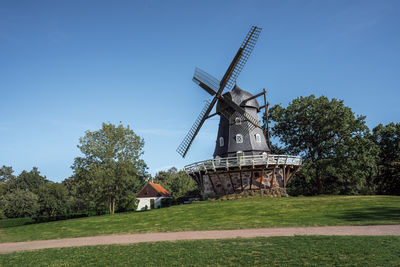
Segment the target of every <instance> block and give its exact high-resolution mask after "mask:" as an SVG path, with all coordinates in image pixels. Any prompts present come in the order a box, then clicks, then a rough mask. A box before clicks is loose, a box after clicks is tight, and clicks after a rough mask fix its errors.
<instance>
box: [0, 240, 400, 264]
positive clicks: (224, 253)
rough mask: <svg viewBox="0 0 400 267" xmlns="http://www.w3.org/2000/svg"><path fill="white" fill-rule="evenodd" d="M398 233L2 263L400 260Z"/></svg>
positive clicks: (120, 248) (125, 248)
mask: <svg viewBox="0 0 400 267" xmlns="http://www.w3.org/2000/svg"><path fill="white" fill-rule="evenodd" d="M399 251H400V237H394V236H296V237H270V238H251V239H225V240H194V241H177V242H158V243H142V244H133V245H111V246H93V247H75V248H61V249H44V250H38V251H30V252H18V253H12V254H3V255H0V265H1V266H310V265H311V266H399V265H400V253H399Z"/></svg>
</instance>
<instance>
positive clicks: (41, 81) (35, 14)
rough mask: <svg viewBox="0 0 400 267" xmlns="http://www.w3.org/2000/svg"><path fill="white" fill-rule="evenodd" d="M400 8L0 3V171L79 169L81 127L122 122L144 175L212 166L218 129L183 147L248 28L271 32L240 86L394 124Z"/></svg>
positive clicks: (209, 127)
mask: <svg viewBox="0 0 400 267" xmlns="http://www.w3.org/2000/svg"><path fill="white" fill-rule="evenodd" d="M399 11H400V1H395V0H394V1H388V0H383V1H366V0H363V1H351V0H350V1H339V0H336V1H319V0H315V1H1V2H0V166H1V165H7V166H12V167H13V168H14V170H15V171H16V173H17V174H18V173H19V172H21V171H22V170H24V169H26V170H30V169H31V168H32V167H33V166H37V167H38V168H39V170H40V171H41V173H42V174H44V175H46V176H47V178H48V179H50V180H53V181H61V180H63V179H65V178H67V177H69V176H70V175H71V174H72V170H71V168H70V166H71V165H72V163H73V160H74V157H76V156H79V155H80V152H79V150H78V148H77V147H76V146H77V144H78V140H79V137H81V136H83V135H84V132H85V131H86V130H91V131H93V130H97V129H99V128H100V127H101V123H102V122H112V123H115V124H118V123H119V122H120V121H121V122H122V123H123V124H125V125H127V124H129V125H130V126H131V128H132V129H133V130H134V131H135V132H136V133H137V134H138V135H140V136H141V137H143V138H144V140H145V149H144V150H145V154H144V157H143V158H144V160H145V161H146V162H147V164H148V166H149V172H150V173H152V174H154V173H156V172H157V171H160V170H165V169H168V168H169V167H172V166H176V167H178V168H182V167H183V166H184V165H186V164H189V163H192V162H194V161H200V160H204V159H207V158H211V157H212V153H213V150H214V144H215V138H216V133H217V127H218V120H217V119H216V118H215V119H212V120H209V121H207V122H206V123H205V125H204V127H203V129H202V130H201V131H200V134H199V135H198V138H197V139H196V140H195V142H194V144H193V146H192V148H191V150H190V151H189V153H188V156H187V157H186V158H185V159H182V158H181V157H180V156H179V155H178V154H177V153H176V151H175V149H176V147H177V146H178V145H179V143H180V141H181V140H182V139H183V137H184V136H185V134H186V132H187V131H188V129H189V128H190V127H191V125H192V123H193V121H194V120H195V118H196V117H197V115H198V113H199V112H200V111H201V109H202V106H203V105H204V101H205V100H206V99H208V98H209V95H208V94H207V93H206V92H205V91H203V90H202V89H201V88H199V87H197V85H196V84H195V83H193V82H192V76H193V72H194V68H195V67H196V66H197V67H200V68H202V69H204V70H206V71H207V72H209V73H210V74H212V75H214V76H215V77H217V78H219V79H220V78H221V77H222V75H223V73H224V71H225V69H226V68H227V66H228V65H229V63H230V61H231V60H232V58H233V56H234V54H235V53H236V51H237V49H238V47H239V46H240V44H241V42H242V40H243V39H244V37H245V35H246V33H247V31H248V30H249V28H250V26H251V25H257V26H260V27H262V28H263V31H262V33H261V36H260V38H259V40H258V43H257V45H256V47H255V49H254V51H253V54H252V55H251V56H250V58H249V60H248V62H247V64H246V66H245V68H244V70H243V71H242V73H241V75H240V76H239V78H238V80H237V82H238V85H239V86H240V87H242V88H243V89H245V90H248V91H250V92H252V93H257V92H259V91H260V90H262V88H266V89H267V91H268V101H269V102H270V103H271V104H282V105H284V106H286V105H287V104H288V103H289V102H290V101H291V100H292V99H294V98H296V97H298V96H307V95H310V94H315V95H316V96H320V95H326V96H328V97H330V98H333V97H335V98H339V99H343V100H344V103H345V105H347V106H350V107H351V108H352V109H353V111H354V112H355V113H356V114H360V115H366V116H367V119H366V120H367V125H368V126H369V127H370V128H372V127H374V126H376V125H377V124H379V123H383V124H386V123H389V122H398V121H399V114H400V108H399V104H398V102H399V99H400V90H399V89H400V88H399V87H400V85H399V84H400V75H399V74H400V63H399V62H400V53H399V48H400V16H399V15H398V14H399Z"/></svg>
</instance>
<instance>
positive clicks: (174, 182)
mask: <svg viewBox="0 0 400 267" xmlns="http://www.w3.org/2000/svg"><path fill="white" fill-rule="evenodd" d="M154 181H155V182H156V183H159V184H161V185H162V186H164V187H165V189H167V190H168V191H169V192H170V193H171V194H172V195H173V196H174V197H175V198H180V197H183V196H185V195H186V194H187V193H188V192H190V191H193V190H196V189H197V184H196V182H195V181H194V180H193V179H191V178H190V177H189V176H188V175H187V174H186V172H185V171H183V170H181V171H178V170H177V169H176V168H175V167H172V168H170V169H169V170H168V171H160V172H159V173H157V174H156V176H155V178H154Z"/></svg>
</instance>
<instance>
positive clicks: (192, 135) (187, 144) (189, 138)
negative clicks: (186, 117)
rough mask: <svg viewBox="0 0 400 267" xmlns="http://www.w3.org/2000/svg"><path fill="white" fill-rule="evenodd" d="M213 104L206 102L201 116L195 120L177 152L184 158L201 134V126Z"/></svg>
mask: <svg viewBox="0 0 400 267" xmlns="http://www.w3.org/2000/svg"><path fill="white" fill-rule="evenodd" d="M211 104H212V102H211V101H209V100H208V101H206V104H205V106H204V107H203V109H202V110H201V112H200V114H199V116H198V117H197V119H196V120H195V122H194V123H193V125H192V128H190V130H189V132H188V133H187V134H186V136H185V138H184V139H183V141H182V143H181V144H180V145H179V146H178V148H177V149H176V151H177V152H178V153H179V154H180V155H181V156H182V157H185V156H186V153H187V151H188V150H189V147H190V146H191V145H192V143H193V140H194V138H195V137H196V135H197V133H198V132H199V130H200V128H201V126H202V125H203V123H204V121H205V120H206V118H207V116H208V114H209V113H210V111H211V109H212V107H211V108H210V106H211Z"/></svg>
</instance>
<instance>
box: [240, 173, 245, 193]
mask: <svg viewBox="0 0 400 267" xmlns="http://www.w3.org/2000/svg"><path fill="white" fill-rule="evenodd" d="M239 175H240V185H241V187H242V191H244V187H243V178H242V170H240V172H239Z"/></svg>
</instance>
